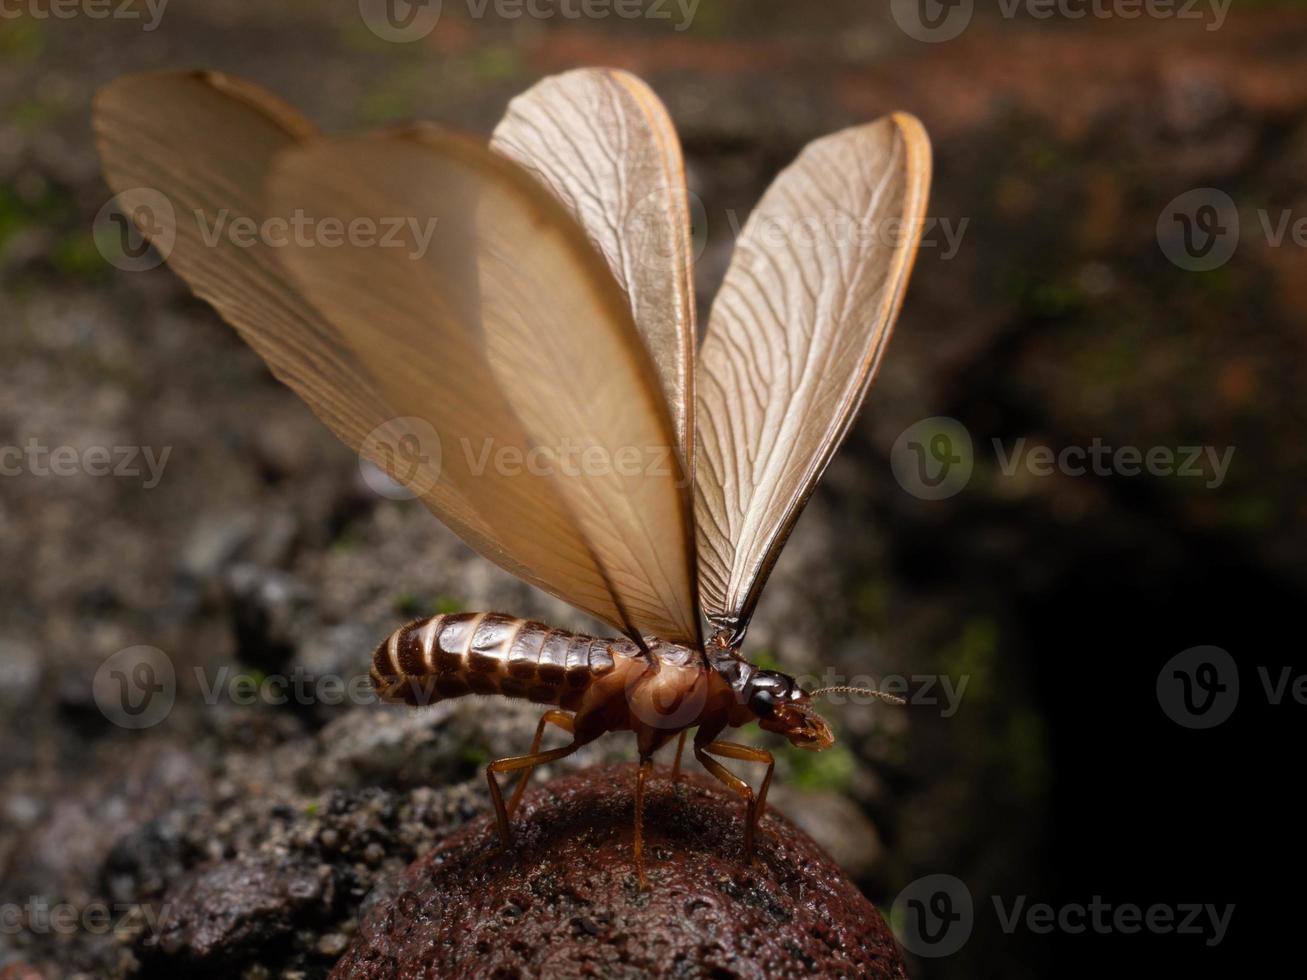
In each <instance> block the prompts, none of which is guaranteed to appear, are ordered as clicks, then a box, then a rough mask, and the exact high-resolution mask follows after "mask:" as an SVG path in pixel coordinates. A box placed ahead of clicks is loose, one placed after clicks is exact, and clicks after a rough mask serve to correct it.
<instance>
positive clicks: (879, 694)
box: [808, 687, 908, 704]
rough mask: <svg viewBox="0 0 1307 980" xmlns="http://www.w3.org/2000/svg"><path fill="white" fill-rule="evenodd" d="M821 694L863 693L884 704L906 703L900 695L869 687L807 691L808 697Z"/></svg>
mask: <svg viewBox="0 0 1307 980" xmlns="http://www.w3.org/2000/svg"><path fill="white" fill-rule="evenodd" d="M823 694H865V695H866V696H867V697H869V698H877V699H878V700H881V701H884V702H885V703H886V704H907V703H908V702H906V701H904V700H903V699H902V698H900V697H896V696H895V695H893V694H886V693H885V692H884V691H877V690H875V689H874V688H870V687H819V688H817V690H815V691H809V692H808V697H810V698H815V697H820V696H821V695H823Z"/></svg>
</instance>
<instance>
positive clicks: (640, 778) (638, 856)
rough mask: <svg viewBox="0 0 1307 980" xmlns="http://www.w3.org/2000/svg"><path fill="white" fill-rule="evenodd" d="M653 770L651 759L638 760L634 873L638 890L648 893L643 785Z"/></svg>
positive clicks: (646, 757)
mask: <svg viewBox="0 0 1307 980" xmlns="http://www.w3.org/2000/svg"><path fill="white" fill-rule="evenodd" d="M652 769H653V759H651V758H649V757H648V756H645V757H644V758H643V759H641V760H640V772H639V775H637V776H636V777H635V873H636V875H637V876H638V877H639V879H640V890H641V891H648V889H649V880H648V879H647V878H645V876H644V784H645V782H646V781H647V780H648V779H649V773H650V771H651V770H652Z"/></svg>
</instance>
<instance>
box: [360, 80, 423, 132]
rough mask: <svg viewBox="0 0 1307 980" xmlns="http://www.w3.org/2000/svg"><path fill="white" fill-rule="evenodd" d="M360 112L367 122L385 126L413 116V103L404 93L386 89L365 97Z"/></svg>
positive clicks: (370, 93)
mask: <svg viewBox="0 0 1307 980" xmlns="http://www.w3.org/2000/svg"><path fill="white" fill-rule="evenodd" d="M359 112H360V114H361V115H362V116H363V119H364V120H365V121H366V122H369V123H374V124H377V125H383V124H385V123H393V122H398V121H399V120H402V119H406V118H408V117H409V116H411V115H412V103H411V102H410V100H409V98H408V96H407V95H405V94H404V93H402V92H400V91H398V90H396V89H393V88H384V89H379V90H377V91H375V92H369V93H368V94H367V95H365V96H363V99H362V101H361V102H360V103H359Z"/></svg>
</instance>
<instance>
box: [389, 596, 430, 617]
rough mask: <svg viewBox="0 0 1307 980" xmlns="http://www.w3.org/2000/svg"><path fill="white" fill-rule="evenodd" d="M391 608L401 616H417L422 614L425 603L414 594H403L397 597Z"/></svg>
mask: <svg viewBox="0 0 1307 980" xmlns="http://www.w3.org/2000/svg"><path fill="white" fill-rule="evenodd" d="M391 608H392V609H394V610H395V612H396V613H397V614H398V615H400V616H417V615H420V614H421V612H422V610H423V608H424V603H423V602H422V600H421V599H419V598H418V597H417V596H415V595H414V594H413V593H412V592H401V593H400V594H399V595H397V596H395V601H394V602H393V603H392V604H391Z"/></svg>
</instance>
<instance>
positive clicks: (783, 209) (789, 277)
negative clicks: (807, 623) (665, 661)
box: [695, 114, 930, 633]
mask: <svg viewBox="0 0 1307 980" xmlns="http://www.w3.org/2000/svg"><path fill="white" fill-rule="evenodd" d="M929 185H930V143H929V140H928V139H927V137H926V133H925V130H923V129H922V127H921V124H920V123H919V122H918V121H917V120H916V119H914V118H912V117H911V116H906V115H901V114H896V115H894V116H890V117H887V118H884V119H881V120H878V121H877V122H874V123H870V124H868V125H865V126H858V127H855V128H852V129H847V130H844V131H842V132H839V133H835V134H833V135H831V136H827V137H824V138H823V139H819V140H816V141H815V142H813V143H811V144H809V145H808V146H807V147H806V148H805V149H804V151H803V152H802V153H801V154H800V155H799V158H798V159H797V160H796V161H795V162H794V163H793V164H791V165H790V167H788V168H787V169H786V170H785V171H784V172H783V173H781V174H780V176H778V177H777V178H776V180H775V182H774V183H773V184H772V186H771V187H770V188H769V189H768V190H767V193H766V194H765V195H764V196H763V198H762V201H761V202H760V203H759V204H758V207H757V208H756V209H755V210H754V212H753V214H752V215H750V216H749V220H748V222H747V223H746V224H745V227H744V230H743V232H742V233H741V235H740V239H739V241H737V243H736V246H735V254H734V256H733V257H732V260H731V264H730V267H729V269H728V270H727V273H726V279H725V282H724V283H723V285H722V289H721V292H720V293H718V295H717V298H716V300H715V301H714V303H713V307H712V312H711V315H710V317H709V321H708V332H707V336H706V337H705V338H704V343H703V347H702V349H701V350H700V354H699V377H698V392H699V395H698V407H699V411H698V426H699V440H700V441H699V452H698V465H697V472H696V495H695V523H696V526H697V529H698V545H699V588H700V597H701V601H702V604H703V609H704V612H705V614H706V615H707V616H708V618H709V620H711V621H712V622H713V623H714V624H715V625H717V626H719V627H728V628H731V629H734V630H735V631H736V632H737V633H740V632H742V631H743V629H744V628H745V627H746V626H747V625H748V621H749V618H750V617H751V616H752V614H753V609H754V606H755V604H756V603H757V601H758V595H759V593H760V591H761V590H762V587H763V585H764V583H765V582H766V579H767V575H768V574H769V573H770V571H771V568H772V565H773V564H774V563H775V561H776V558H777V555H778V554H779V552H780V549H781V547H782V546H783V545H784V543H785V539H786V538H787V537H788V535H789V533H790V531H791V529H792V528H793V526H794V522H795V521H796V520H797V519H798V516H799V513H800V512H801V511H802V510H803V506H804V504H805V503H806V502H807V500H808V497H809V496H810V495H811V493H812V491H813V489H814V487H815V486H816V484H817V481H818V480H819V479H820V478H821V474H822V472H823V471H824V470H825V468H826V466H827V464H828V463H829V462H830V459H831V457H832V455H833V454H834V452H835V450H836V449H837V448H838V447H839V444H840V443H841V442H842V441H843V440H844V437H845V435H846V433H847V432H848V429H849V426H850V425H851V424H852V421H853V418H854V416H855V415H856V413H857V411H858V409H859V407H860V406H861V405H862V401H863V399H864V397H865V396H866V394H867V389H868V388H869V387H870V385H871V382H872V379H873V378H874V377H875V374H876V369H877V367H878V366H879V364H880V359H881V356H882V355H883V354H884V351H885V345H886V342H887V341H888V340H889V335H890V330H891V328H892V327H893V325H894V320H895V318H896V317H897V315H898V311H899V306H900V305H901V303H902V301H903V293H904V289H905V287H906V285H907V281H908V274H909V272H910V270H911V267H912V262H913V258H914V256H915V254H916V249H917V242H918V241H919V239H920V235H921V226H922V218H923V216H924V211H925V206H926V196H927V193H928V190H929Z"/></svg>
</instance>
